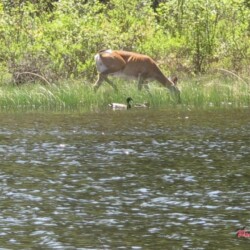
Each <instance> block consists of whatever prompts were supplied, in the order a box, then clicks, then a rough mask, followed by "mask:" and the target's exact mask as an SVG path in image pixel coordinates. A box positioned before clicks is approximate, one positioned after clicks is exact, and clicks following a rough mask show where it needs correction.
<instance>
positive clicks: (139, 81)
mask: <svg viewBox="0 0 250 250" xmlns="http://www.w3.org/2000/svg"><path fill="white" fill-rule="evenodd" d="M142 85H143V78H142V75H141V74H139V76H138V90H139V91H141V90H142Z"/></svg>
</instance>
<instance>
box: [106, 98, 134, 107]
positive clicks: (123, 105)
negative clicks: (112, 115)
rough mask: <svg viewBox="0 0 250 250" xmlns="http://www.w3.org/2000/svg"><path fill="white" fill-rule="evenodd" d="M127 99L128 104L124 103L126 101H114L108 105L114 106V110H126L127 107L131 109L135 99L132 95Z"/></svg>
mask: <svg viewBox="0 0 250 250" xmlns="http://www.w3.org/2000/svg"><path fill="white" fill-rule="evenodd" d="M126 101H127V104H124V103H116V102H113V103H110V104H109V105H108V106H109V107H110V108H112V109H113V110H125V109H131V107H132V106H131V103H130V102H131V101H133V99H132V98H131V97H128V98H127V99H126Z"/></svg>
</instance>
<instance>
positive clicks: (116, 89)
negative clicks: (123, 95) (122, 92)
mask: <svg viewBox="0 0 250 250" xmlns="http://www.w3.org/2000/svg"><path fill="white" fill-rule="evenodd" d="M105 81H106V82H107V83H108V84H109V85H110V86H112V87H113V89H114V90H115V91H116V92H118V88H117V87H116V85H115V84H114V83H113V82H112V81H111V80H109V79H108V78H107V77H106V78H105Z"/></svg>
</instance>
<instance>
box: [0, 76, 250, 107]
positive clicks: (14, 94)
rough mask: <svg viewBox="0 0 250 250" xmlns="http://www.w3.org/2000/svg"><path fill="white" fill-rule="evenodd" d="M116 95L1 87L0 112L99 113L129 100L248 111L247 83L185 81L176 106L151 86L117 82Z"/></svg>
mask: <svg viewBox="0 0 250 250" xmlns="http://www.w3.org/2000/svg"><path fill="white" fill-rule="evenodd" d="M116 84H117V86H118V89H119V91H118V92H115V91H114V90H113V89H112V88H111V87H110V86H109V85H108V84H103V86H101V87H100V89H99V90H98V91H97V93H95V92H94V91H93V88H92V84H89V83H83V82H65V83H61V84H56V85H55V84H52V85H40V84H32V85H31V84H26V85H22V86H20V87H16V86H9V85H2V86H0V110H14V111H18V110H43V111H50V110H51V111H61V110H86V111H98V110H103V109H105V108H107V105H108V103H111V102H121V103H125V100H126V98H127V97H128V96H131V97H132V98H133V100H134V103H137V102H138V103H143V102H145V101H147V102H149V103H150V106H151V107H152V108H159V107H160V108H165V107H170V108H171V107H176V106H178V107H188V108H211V107H218V108H221V107H226V108H227V107H237V108H241V107H249V105H250V87H249V84H247V83H246V82H243V81H240V80H235V79H226V78H225V79H219V80H204V79H191V80H190V79H188V80H182V81H180V83H179V87H180V89H181V98H182V103H181V104H180V105H177V103H176V101H175V100H174V98H173V96H171V95H170V93H169V91H167V90H166V89H165V88H163V87H161V86H159V85H158V84H154V83H152V84H150V93H148V92H147V91H146V90H143V91H138V90H137V86H136V84H135V83H131V82H129V83H128V82H124V81H117V82H116Z"/></svg>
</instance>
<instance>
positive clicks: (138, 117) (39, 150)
mask: <svg viewBox="0 0 250 250" xmlns="http://www.w3.org/2000/svg"><path fill="white" fill-rule="evenodd" d="M0 156H1V162H0V188H1V196H0V208H1V209H0V247H1V249H249V246H250V238H237V237H236V236H235V231H236V229H237V228H239V227H243V226H246V227H247V228H250V189H249V186H250V185H249V184H250V111H249V110H232V111H230V110H222V111H216V110H212V111H202V110H200V111H180V110H179V111H174V110H138V111H136V110H131V111H125V112H124V111H118V112H114V111H105V112H104V113H83V114H82V113H77V114H62V113H61V114H43V113H22V114H21V113H12V114H11V113H8V114H5V113H2V114H0Z"/></svg>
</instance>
